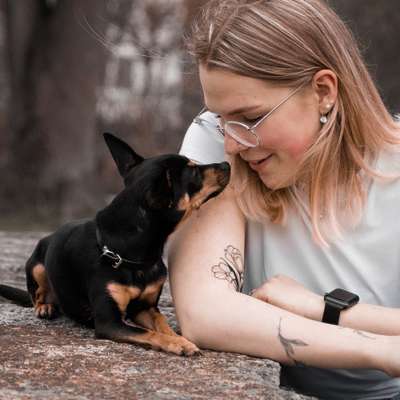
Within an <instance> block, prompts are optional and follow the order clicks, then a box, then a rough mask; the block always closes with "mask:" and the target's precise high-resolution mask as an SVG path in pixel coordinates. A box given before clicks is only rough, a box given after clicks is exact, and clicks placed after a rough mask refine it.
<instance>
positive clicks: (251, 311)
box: [169, 191, 400, 375]
mask: <svg viewBox="0 0 400 400" xmlns="http://www.w3.org/2000/svg"><path fill="white" fill-rule="evenodd" d="M228 246H232V247H233V248H235V249H237V251H238V252H240V254H242V255H243V250H244V219H243V217H242V215H241V213H240V211H239V210H238V208H237V206H236V204H235V201H234V197H233V196H232V194H231V193H230V192H229V191H225V192H224V193H223V194H222V195H220V196H219V197H217V198H216V199H214V200H212V201H210V202H209V203H207V204H206V205H204V206H203V207H202V208H201V209H200V210H199V212H198V213H197V214H194V215H193V216H192V217H191V218H190V219H189V220H187V221H186V222H185V223H184V225H182V226H181V227H180V229H179V230H178V232H176V233H175V234H174V236H173V237H172V239H171V242H170V248H169V271H170V281H171V290H172V295H173V298H174V302H175V306H176V313H177V318H178V321H179V323H180V326H181V329H182V333H183V335H184V336H186V337H187V338H189V339H190V340H192V341H193V342H195V343H196V344H198V345H199V346H200V347H203V348H209V349H214V350H220V351H230V352H239V353H244V354H248V355H253V356H258V357H266V358H270V359H273V360H276V361H279V362H281V363H285V364H290V365H294V364H297V363H300V364H306V365H312V366H318V367H327V368H357V367H360V368H361V367H362V368H367V367H370V368H379V369H382V370H385V371H386V372H388V373H390V374H392V375H400V357H398V355H399V354H400V338H399V337H391V338H390V337H386V336H379V335H374V334H366V333H360V332H357V331H354V330H352V329H347V328H341V327H334V326H330V325H327V324H322V323H319V322H315V321H312V320H310V319H306V318H303V317H301V316H298V315H295V314H293V313H291V312H288V311H285V310H283V309H281V308H278V307H276V306H273V305H271V304H267V303H265V302H262V301H259V300H257V299H255V298H253V297H251V296H247V295H244V294H242V293H239V292H237V291H236V287H237V285H236V284H235V283H234V282H233V281H232V279H228V278H227V279H221V276H216V275H215V270H216V268H215V266H216V265H218V264H219V263H220V261H221V258H222V259H223V258H224V254H225V252H224V250H225V249H226V248H227V247H228ZM394 349H395V352H394ZM394 354H397V357H394Z"/></svg>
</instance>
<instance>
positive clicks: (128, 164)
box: [103, 133, 143, 178]
mask: <svg viewBox="0 0 400 400" xmlns="http://www.w3.org/2000/svg"><path fill="white" fill-rule="evenodd" d="M103 136H104V140H105V141H106V143H107V146H108V148H109V150H110V152H111V155H112V157H113V159H114V161H115V163H116V164H117V167H118V171H119V173H120V175H121V176H122V177H123V178H125V177H126V175H127V174H128V172H129V171H130V170H131V169H132V168H133V167H135V166H136V165H138V164H140V163H141V162H142V161H143V157H141V156H139V155H138V154H136V153H135V152H134V150H133V149H132V148H131V147H130V146H129V145H128V144H127V143H125V142H124V141H123V140H121V139H118V138H117V137H116V136H114V135H112V134H111V133H104V134H103Z"/></svg>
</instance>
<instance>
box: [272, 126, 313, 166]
mask: <svg viewBox="0 0 400 400" xmlns="http://www.w3.org/2000/svg"><path fill="white" fill-rule="evenodd" d="M309 121H310V120H309ZM318 131H319V124H318V123H312V122H311V123H310V122H308V123H307V122H306V121H301V122H299V123H287V124H285V126H283V125H281V127H280V128H279V130H277V131H275V132H276V134H275V135H274V136H273V137H272V136H271V137H270V139H271V140H270V141H269V143H266V145H267V146H266V147H268V146H270V148H271V149H275V150H276V152H277V153H278V154H282V155H285V156H288V157H290V158H293V159H296V160H297V159H299V158H301V157H302V156H303V155H304V153H305V152H306V151H307V150H308V149H309V148H310V146H311V145H312V144H313V143H314V142H315V139H316V137H317V134H318Z"/></svg>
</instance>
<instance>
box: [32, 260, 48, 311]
mask: <svg viewBox="0 0 400 400" xmlns="http://www.w3.org/2000/svg"><path fill="white" fill-rule="evenodd" d="M32 276H33V279H34V280H35V282H36V283H37V285H38V288H37V289H36V292H35V306H38V305H39V304H44V303H45V302H46V295H47V293H48V292H49V284H48V282H47V275H46V270H45V268H44V265H43V264H37V265H35V266H34V267H33V269H32Z"/></svg>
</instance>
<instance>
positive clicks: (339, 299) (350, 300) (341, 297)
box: [325, 289, 360, 307]
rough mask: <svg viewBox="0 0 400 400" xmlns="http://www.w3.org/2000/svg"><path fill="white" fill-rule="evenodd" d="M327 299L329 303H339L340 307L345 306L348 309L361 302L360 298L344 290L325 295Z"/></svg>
mask: <svg viewBox="0 0 400 400" xmlns="http://www.w3.org/2000/svg"><path fill="white" fill-rule="evenodd" d="M325 299H326V300H327V301H333V302H334V303H338V305H343V306H347V307H348V306H352V305H353V304H356V303H358V301H359V300H360V298H359V297H358V296H357V295H356V294H354V293H351V292H348V291H347V290H344V289H335V290H332V292H330V293H327V294H326V295H325Z"/></svg>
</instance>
